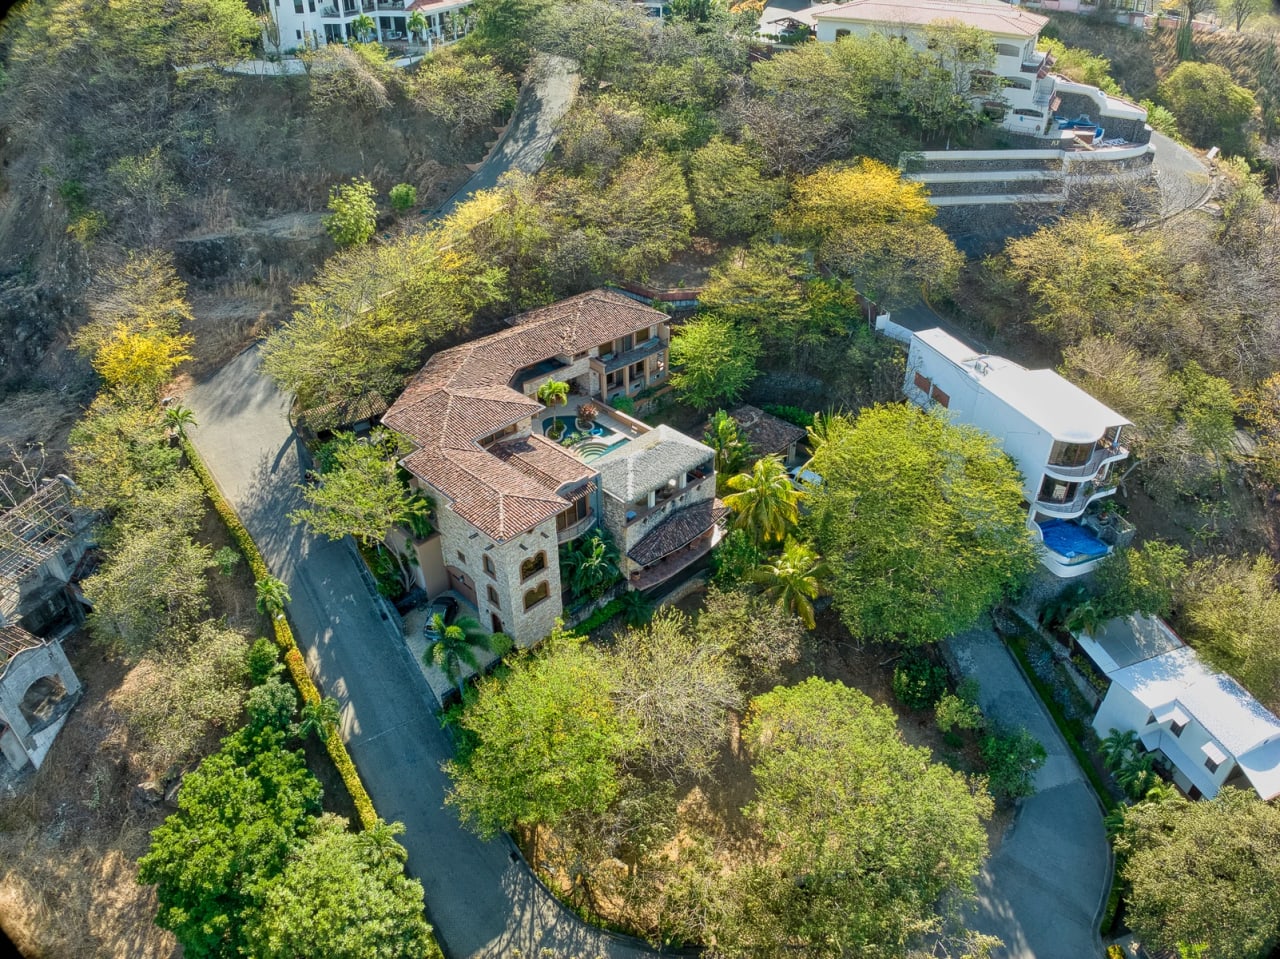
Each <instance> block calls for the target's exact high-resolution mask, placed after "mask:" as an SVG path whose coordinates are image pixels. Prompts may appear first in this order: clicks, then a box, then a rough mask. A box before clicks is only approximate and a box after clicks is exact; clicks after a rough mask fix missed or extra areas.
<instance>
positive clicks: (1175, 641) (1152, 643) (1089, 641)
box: [1076, 615, 1184, 676]
mask: <svg viewBox="0 0 1280 959" xmlns="http://www.w3.org/2000/svg"><path fill="white" fill-rule="evenodd" d="M1076 642H1078V643H1079V644H1080V648H1081V649H1083V650H1084V651H1085V652H1086V653H1088V655H1089V658H1090V659H1092V660H1093V661H1094V662H1095V663H1097V664H1098V668H1099V669H1100V670H1102V671H1103V672H1104V673H1106V674H1107V675H1108V676H1109V675H1111V674H1112V673H1114V672H1115V671H1116V670H1119V669H1123V668H1124V667H1126V666H1132V665H1133V664H1134V663H1140V662H1142V661H1143V660H1144V659H1150V658H1151V657H1152V656H1159V655H1160V654H1161V653H1167V652H1169V651H1170V650H1173V649H1177V648H1178V647H1180V646H1182V645H1184V644H1183V642H1182V640H1181V639H1179V638H1178V634H1177V633H1175V632H1174V631H1173V630H1172V629H1170V628H1169V625H1168V624H1167V623H1166V622H1165V621H1164V620H1162V619H1160V618H1159V617H1156V616H1137V615H1135V616H1125V617H1122V618H1119V619H1109V620H1107V621H1106V622H1105V623H1103V624H1102V626H1101V627H1100V628H1099V629H1098V631H1097V632H1096V633H1093V634H1089V633H1078V634H1076Z"/></svg>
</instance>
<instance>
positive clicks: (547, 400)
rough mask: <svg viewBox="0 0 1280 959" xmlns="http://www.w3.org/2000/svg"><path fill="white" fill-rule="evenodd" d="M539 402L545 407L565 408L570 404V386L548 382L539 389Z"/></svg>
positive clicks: (554, 381) (555, 381) (558, 382)
mask: <svg viewBox="0 0 1280 959" xmlns="http://www.w3.org/2000/svg"><path fill="white" fill-rule="evenodd" d="M538 402H539V403H541V404H542V405H543V406H564V405H565V404H566V403H568V402H569V384H568V383H562V382H560V381H559V380H547V382H545V383H543V384H542V385H541V386H539V387H538Z"/></svg>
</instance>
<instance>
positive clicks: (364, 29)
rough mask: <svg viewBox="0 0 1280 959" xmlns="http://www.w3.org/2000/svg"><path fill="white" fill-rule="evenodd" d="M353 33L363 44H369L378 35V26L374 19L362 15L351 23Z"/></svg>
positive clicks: (364, 14)
mask: <svg viewBox="0 0 1280 959" xmlns="http://www.w3.org/2000/svg"><path fill="white" fill-rule="evenodd" d="M351 32H352V33H354V34H355V36H356V39H357V40H359V41H360V42H361V43H368V42H369V40H370V38H372V37H374V36H375V35H376V34H377V32H378V25H377V24H375V23H374V22H373V17H371V16H369V15H368V14H366V13H362V14H360V16H358V17H356V18H355V19H354V20H352V21H351Z"/></svg>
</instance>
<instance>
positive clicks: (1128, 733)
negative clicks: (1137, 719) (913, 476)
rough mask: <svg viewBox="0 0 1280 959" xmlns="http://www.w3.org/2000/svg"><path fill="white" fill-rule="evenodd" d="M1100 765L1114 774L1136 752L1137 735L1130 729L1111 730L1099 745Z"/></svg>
mask: <svg viewBox="0 0 1280 959" xmlns="http://www.w3.org/2000/svg"><path fill="white" fill-rule="evenodd" d="M1100 751H1101V753H1102V765H1103V766H1105V767H1106V768H1107V769H1109V770H1110V771H1111V772H1115V771H1116V770H1117V769H1119V768H1120V767H1121V766H1123V765H1124V764H1125V761H1126V760H1128V758H1129V757H1130V756H1132V755H1133V754H1134V753H1135V752H1137V751H1138V734H1137V733H1136V732H1134V731H1133V730H1132V729H1126V730H1124V731H1121V730H1119V729H1112V730H1111V731H1110V732H1109V733H1107V735H1106V736H1105V737H1103V740H1102V743H1101V744H1100Z"/></svg>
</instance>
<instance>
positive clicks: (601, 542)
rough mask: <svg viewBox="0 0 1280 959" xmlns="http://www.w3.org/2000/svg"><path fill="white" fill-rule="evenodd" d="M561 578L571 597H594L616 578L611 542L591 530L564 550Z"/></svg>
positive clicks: (613, 551) (616, 559) (615, 558)
mask: <svg viewBox="0 0 1280 959" xmlns="http://www.w3.org/2000/svg"><path fill="white" fill-rule="evenodd" d="M562 579H563V580H564V581H565V582H567V583H568V584H569V591H570V592H571V593H572V594H573V597H574V599H578V598H580V597H582V596H590V597H592V598H595V597H597V596H599V595H600V594H601V593H603V592H604V591H605V590H606V589H608V588H609V587H610V586H612V585H613V584H614V583H615V582H616V581H617V579H618V551H617V549H616V548H615V547H614V545H613V541H612V540H610V539H609V538H608V537H607V536H605V535H603V534H602V533H601V532H600V531H599V530H595V531H594V532H593V533H592V534H591V535H590V536H585V537H583V538H582V539H580V540H578V541H577V542H575V543H573V544H571V545H570V547H569V549H567V550H565V554H564V567H563V569H562Z"/></svg>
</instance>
